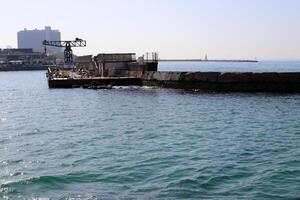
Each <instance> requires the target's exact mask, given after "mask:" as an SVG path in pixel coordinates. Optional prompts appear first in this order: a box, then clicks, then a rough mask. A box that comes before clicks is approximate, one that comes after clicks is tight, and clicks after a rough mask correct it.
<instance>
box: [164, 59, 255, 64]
mask: <svg viewBox="0 0 300 200" xmlns="http://www.w3.org/2000/svg"><path fill="white" fill-rule="evenodd" d="M158 61H159V62H239V63H240V62H250V63H257V62H258V61H257V60H202V59H160V60H158Z"/></svg>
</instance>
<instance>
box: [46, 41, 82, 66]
mask: <svg viewBox="0 0 300 200" xmlns="http://www.w3.org/2000/svg"><path fill="white" fill-rule="evenodd" d="M43 45H45V49H46V46H53V47H65V50H64V61H65V65H68V66H70V65H73V51H72V47H86V41H85V40H82V39H79V38H76V39H75V40H73V41H47V40H44V41H43Z"/></svg>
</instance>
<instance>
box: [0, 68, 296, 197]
mask: <svg viewBox="0 0 300 200" xmlns="http://www.w3.org/2000/svg"><path fill="white" fill-rule="evenodd" d="M170 65H171V64H170V63H169V64H168V66H170ZM178 65H180V63H179V64H178ZM168 66H166V65H165V68H167V67H168ZM215 67H217V66H215ZM160 68H162V65H160ZM173 69H174V68H173ZM180 69H181V68H180ZM297 69H298V68H297ZM174 70H176V68H175V69H174ZM213 71H214V70H213ZM247 71H248V70H247ZM299 113H300V95H299V94H268V93H255V94H249V93H214V92H199V91H184V90H171V89H160V88H147V87H146V88H143V87H142V88H141V87H118V88H115V89H112V90H88V89H48V86H47V81H46V77H45V72H44V71H36V72H1V73H0V199H1V198H4V199H5V198H6V199H39V198H40V199H297V198H299V197H300V114H299Z"/></svg>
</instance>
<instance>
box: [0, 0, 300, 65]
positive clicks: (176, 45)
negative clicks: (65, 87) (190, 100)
mask: <svg viewBox="0 0 300 200" xmlns="http://www.w3.org/2000/svg"><path fill="white" fill-rule="evenodd" d="M0 9H1V11H0V19H1V29H0V48H6V47H7V46H11V47H17V32H18V31H20V30H23V29H24V28H27V29H35V28H38V29H43V28H44V27H45V26H51V27H52V29H59V30H60V32H61V34H62V39H63V40H72V39H75V38H76V37H79V38H82V39H85V40H87V47H86V48H76V49H73V51H74V53H75V54H77V55H87V54H93V55H96V54H97V53H102V52H106V53H109V52H136V53H137V54H138V55H141V54H143V53H145V52H152V51H157V52H159V54H160V58H165V59H172V58H174V59H175V58H177V59H180V58H181V59H183V58H204V57H205V55H206V54H207V56H208V58H209V59H259V60H282V59H284V60H300V12H299V10H300V0H147V1H146V0H26V1H24V0H9V1H2V2H1V7H0Z"/></svg>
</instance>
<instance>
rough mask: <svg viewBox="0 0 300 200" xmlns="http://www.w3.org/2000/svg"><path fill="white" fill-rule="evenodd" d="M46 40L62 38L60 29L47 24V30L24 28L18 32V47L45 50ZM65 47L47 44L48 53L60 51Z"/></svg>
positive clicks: (36, 50) (37, 50)
mask: <svg viewBox="0 0 300 200" xmlns="http://www.w3.org/2000/svg"><path fill="white" fill-rule="evenodd" d="M44 40H51V41H52V40H53V41H59V40H61V35H60V32H59V30H52V29H51V27H50V26H46V27H45V30H38V29H34V30H27V29H24V30H22V31H19V32H18V48H20V49H24V48H26V49H28V48H29V49H33V51H35V52H45V47H44V45H43V41H44ZM62 50H63V49H61V48H57V47H49V46H47V53H60V52H62Z"/></svg>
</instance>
